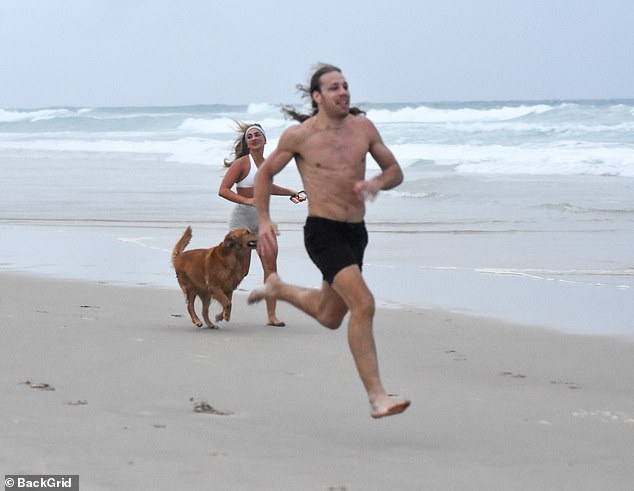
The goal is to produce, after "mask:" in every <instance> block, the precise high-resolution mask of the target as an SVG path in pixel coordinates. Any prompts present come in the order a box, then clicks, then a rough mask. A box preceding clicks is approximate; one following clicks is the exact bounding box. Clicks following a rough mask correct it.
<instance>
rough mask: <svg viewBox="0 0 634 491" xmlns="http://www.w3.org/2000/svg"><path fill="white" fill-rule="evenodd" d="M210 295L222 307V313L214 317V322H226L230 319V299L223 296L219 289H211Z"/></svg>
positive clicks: (223, 293)
mask: <svg viewBox="0 0 634 491" xmlns="http://www.w3.org/2000/svg"><path fill="white" fill-rule="evenodd" d="M211 293H212V295H213V296H214V298H215V299H216V300H218V302H220V304H221V305H222V312H220V313H219V314H218V315H217V316H216V320H217V321H221V320H225V321H228V320H229V318H230V317H231V297H229V298H228V297H227V295H225V292H223V291H222V290H221V289H220V288H213V289H212V291H211Z"/></svg>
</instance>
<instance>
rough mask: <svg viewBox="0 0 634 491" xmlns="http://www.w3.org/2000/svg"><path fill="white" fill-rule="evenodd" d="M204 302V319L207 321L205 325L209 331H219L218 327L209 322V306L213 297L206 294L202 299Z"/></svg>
mask: <svg viewBox="0 0 634 491" xmlns="http://www.w3.org/2000/svg"><path fill="white" fill-rule="evenodd" d="M201 299H202V301H203V319H205V324H206V325H207V327H208V328H209V329H218V326H217V325H215V324H214V323H213V322H211V321H210V320H209V305H210V304H211V295H209V294H205V296H204V297H201Z"/></svg>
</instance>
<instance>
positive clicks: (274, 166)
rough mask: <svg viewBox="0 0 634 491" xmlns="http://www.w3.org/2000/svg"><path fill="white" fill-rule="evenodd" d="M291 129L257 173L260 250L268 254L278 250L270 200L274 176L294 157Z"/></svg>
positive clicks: (256, 202)
mask: <svg viewBox="0 0 634 491" xmlns="http://www.w3.org/2000/svg"><path fill="white" fill-rule="evenodd" d="M288 133H289V131H288V130H287V131H285V132H284V133H283V134H282V136H281V137H280V142H279V144H278V146H277V148H276V149H275V150H273V152H272V153H271V154H270V155H269V156H268V157H267V159H266V160H265V161H264V162H263V163H262V165H261V166H260V167H259V168H258V172H257V174H256V175H255V207H256V208H257V210H258V221H259V227H260V231H259V233H258V252H259V253H260V254H261V255H268V254H270V253H272V252H274V251H277V235H278V234H279V232H278V230H277V226H276V225H275V224H274V223H273V222H272V221H271V214H270V207H269V204H270V201H271V193H272V191H273V177H274V176H275V175H276V174H278V173H279V172H280V171H281V170H282V169H283V168H284V167H285V166H286V164H288V163H289V162H290V160H291V159H292V158H293V152H292V151H290V150H287V149H286V148H288V144H289V136H288V135H287V134H288Z"/></svg>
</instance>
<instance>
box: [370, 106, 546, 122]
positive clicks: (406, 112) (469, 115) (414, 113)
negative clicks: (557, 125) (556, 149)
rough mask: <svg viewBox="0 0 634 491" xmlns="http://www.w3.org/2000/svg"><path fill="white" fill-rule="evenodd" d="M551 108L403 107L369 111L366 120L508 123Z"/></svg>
mask: <svg viewBox="0 0 634 491" xmlns="http://www.w3.org/2000/svg"><path fill="white" fill-rule="evenodd" d="M552 109H553V108H552V106H549V105H546V104H537V105H533V106H526V105H520V106H504V107H499V108H489V109H476V108H469V107H463V108H451V109H449V108H434V107H429V106H418V107H404V108H402V109H396V110H388V109H370V110H369V111H368V112H367V115H368V118H370V119H371V120H372V121H374V122H375V123H451V122H468V121H509V120H514V119H518V118H521V117H524V116H527V115H529V114H541V113H545V112H547V111H550V110H552Z"/></svg>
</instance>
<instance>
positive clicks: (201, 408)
mask: <svg viewBox="0 0 634 491" xmlns="http://www.w3.org/2000/svg"><path fill="white" fill-rule="evenodd" d="M189 401H190V402H192V403H193V404H194V412H195V413H206V414H215V415H217V416H231V415H232V414H233V412H231V411H225V410H222V409H217V408H215V407H213V406H212V405H211V404H208V403H207V402H205V401H195V400H194V398H193V397H192V398H191V399H189Z"/></svg>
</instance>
